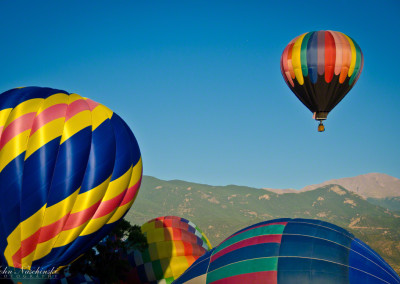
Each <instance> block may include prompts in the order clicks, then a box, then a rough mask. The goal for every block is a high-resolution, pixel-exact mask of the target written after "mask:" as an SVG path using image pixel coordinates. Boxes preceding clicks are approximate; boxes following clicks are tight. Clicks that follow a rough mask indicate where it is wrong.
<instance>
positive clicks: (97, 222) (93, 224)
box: [80, 210, 115, 236]
mask: <svg viewBox="0 0 400 284" xmlns="http://www.w3.org/2000/svg"><path fill="white" fill-rule="evenodd" d="M114 212H115V210H113V211H112V212H111V213H109V214H107V215H104V216H103V217H100V218H97V219H90V221H89V224H87V226H86V227H85V229H83V231H82V233H81V234H80V236H86V235H90V234H92V233H94V232H96V231H98V230H99V229H100V228H101V227H103V226H104V224H107V221H108V220H109V219H110V218H111V217H112V215H113V214H114Z"/></svg>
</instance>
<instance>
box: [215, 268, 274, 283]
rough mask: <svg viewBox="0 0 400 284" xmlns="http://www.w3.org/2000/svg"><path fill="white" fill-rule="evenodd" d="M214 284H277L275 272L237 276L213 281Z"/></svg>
mask: <svg viewBox="0 0 400 284" xmlns="http://www.w3.org/2000/svg"><path fill="white" fill-rule="evenodd" d="M210 283H214V284H244V283H246V284H259V283H263V284H277V283H278V272H277V271H260V272H254V273H246V274H239V275H235V276H231V277H226V278H223V279H219V280H217V281H213V282H210Z"/></svg>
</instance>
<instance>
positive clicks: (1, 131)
mask: <svg viewBox="0 0 400 284" xmlns="http://www.w3.org/2000/svg"><path fill="white" fill-rule="evenodd" d="M3 129H4V125H3V126H0V138H1V135H2V134H3Z"/></svg>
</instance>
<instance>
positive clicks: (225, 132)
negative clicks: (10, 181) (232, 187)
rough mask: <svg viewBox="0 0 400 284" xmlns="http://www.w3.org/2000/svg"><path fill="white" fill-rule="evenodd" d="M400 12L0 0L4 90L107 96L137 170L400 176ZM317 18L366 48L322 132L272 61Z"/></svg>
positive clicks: (269, 179)
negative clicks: (135, 150) (137, 158)
mask: <svg viewBox="0 0 400 284" xmlns="http://www.w3.org/2000/svg"><path fill="white" fill-rule="evenodd" d="M350 2H351V3H350ZM382 3H384V4H382ZM399 14H400V2H399V1H384V2H379V3H378V2H377V1H249V0H243V1H234V0H231V1H194V0H193V1H192V0H191V1H184V0H182V1H166V0H163V1H161V0H160V1H133V0H130V1H128V0H124V1H122V0H113V1H102V0H97V1H89V0H87V1H82V0H80V1H75V0H72V1H71V0H68V1H67V0H58V1H54V0H53V1H19V0H13V1H11V0H8V1H6V0H1V1H0V26H1V27H2V28H1V29H0V36H1V45H0V62H1V66H2V67H1V68H0V92H3V91H6V90H8V89H10V88H13V87H17V86H48V87H53V88H59V89H64V90H66V91H69V92H76V93H78V94H80V95H82V96H85V97H89V98H91V99H93V100H96V101H98V102H100V103H102V104H104V105H106V106H108V107H109V108H111V109H112V110H114V111H115V112H116V113H118V114H119V115H120V116H121V117H122V118H123V119H125V121H126V122H127V123H128V124H129V125H130V127H131V128H132V130H133V132H134V133H135V136H136V138H137V140H138V142H139V145H140V147H141V151H142V156H143V162H144V174H145V175H151V176H155V177H157V178H161V179H167V180H169V179H182V180H187V181H193V182H200V183H207V184H212V185H226V184H238V185H248V186H254V187H271V188H298V189H300V188H302V187H304V186H306V185H309V184H315V183H320V182H323V181H326V180H329V179H333V178H341V177H349V176H356V175H359V174H365V173H370V172H380V173H386V174H389V175H392V176H395V177H398V178H400V147H399V141H400V134H399V133H400V131H399V125H400V118H399V115H398V114H399V113H400V112H399V109H400V95H399V92H400V83H399V81H398V80H399V79H398V77H399V76H398V74H399V65H400V59H399V56H398V54H399V52H398V47H399V45H400V31H399V28H400V18H399V16H398V15H399ZM313 30H334V31H341V32H344V33H346V34H347V35H349V36H351V37H352V38H353V39H354V40H355V41H356V42H357V43H358V44H359V45H360V47H361V49H362V51H363V53H364V60H365V64H364V70H363V72H362V74H361V77H360V79H359V81H358V82H357V84H356V85H355V87H354V88H353V90H351V92H350V93H349V94H348V95H347V96H346V98H345V99H344V100H343V101H342V102H341V103H340V104H339V105H338V106H337V107H336V108H335V109H334V110H333V111H332V112H331V113H330V115H329V118H328V120H327V122H326V123H325V125H326V131H325V133H317V131H316V128H317V122H315V121H314V120H312V114H311V112H310V111H309V110H308V109H306V108H305V107H304V106H303V105H302V104H301V103H300V102H299V101H298V100H297V99H296V98H295V96H294V95H293V94H292V93H291V91H290V90H289V88H288V87H287V86H286V84H285V82H284V80H283V78H282V76H281V73H280V67H279V62H280V56H281V53H282V51H283V49H284V47H285V46H286V44H287V43H288V42H289V41H290V40H291V39H292V38H294V37H295V36H297V35H299V34H302V33H304V32H308V31H313Z"/></svg>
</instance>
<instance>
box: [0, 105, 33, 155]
mask: <svg viewBox="0 0 400 284" xmlns="http://www.w3.org/2000/svg"><path fill="white" fill-rule="evenodd" d="M35 116H36V112H30V113H26V114H24V115H21V116H20V117H18V118H16V119H14V120H13V121H12V122H11V123H10V124H9V125H8V126H7V127H6V128H5V129H4V131H3V134H2V135H1V141H0V150H1V149H3V147H4V145H6V144H7V142H8V141H10V140H11V139H12V138H14V137H15V136H17V135H18V134H20V133H22V132H24V131H25V130H28V129H30V128H31V126H32V123H33V121H34V119H35Z"/></svg>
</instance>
